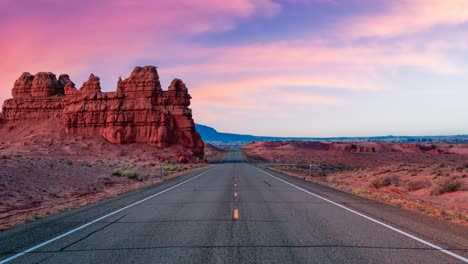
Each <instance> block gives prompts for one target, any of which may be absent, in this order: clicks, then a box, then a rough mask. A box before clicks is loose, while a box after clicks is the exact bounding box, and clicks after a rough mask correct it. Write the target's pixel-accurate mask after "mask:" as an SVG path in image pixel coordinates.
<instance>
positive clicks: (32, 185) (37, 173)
mask: <svg viewBox="0 0 468 264" xmlns="http://www.w3.org/2000/svg"><path fill="white" fill-rule="evenodd" d="M0 135H2V137H1V138H0V229H4V228H7V227H10V226H13V225H15V224H18V223H22V222H24V221H27V220H31V219H34V218H38V217H42V216H44V215H48V214H53V213H56V212H59V211H61V210H65V209H68V208H75V207H79V206H83V205H85V204H89V203H92V202H95V201H98V200H101V199H104V198H107V197H111V196H115V195H117V194H120V193H123V192H127V191H130V190H134V189H137V188H141V187H144V186H148V185H150V184H154V183H157V182H159V181H161V178H160V167H161V166H162V167H163V169H164V170H163V171H164V177H165V179H167V178H170V177H174V176H177V175H182V174H186V173H188V172H190V171H194V170H198V169H201V168H203V167H206V166H208V164H206V163H202V162H201V163H193V162H192V163H191V164H180V163H178V157H179V156H181V155H184V149H182V148H174V147H173V148H167V149H158V148H156V147H154V146H152V145H148V144H128V145H115V144H111V143H109V142H107V141H106V140H104V139H102V138H100V137H96V136H77V135H74V136H68V135H66V134H65V133H64V131H63V130H62V129H61V128H60V126H59V124H54V123H52V122H47V123H26V122H22V123H21V125H18V126H13V125H9V126H8V127H5V126H4V127H1V128H0ZM219 155H222V154H220V153H218V152H217V150H216V149H211V148H210V149H209V153H208V155H207V158H208V159H210V158H211V157H215V158H218V157H219Z"/></svg>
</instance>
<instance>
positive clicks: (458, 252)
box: [0, 149, 468, 264]
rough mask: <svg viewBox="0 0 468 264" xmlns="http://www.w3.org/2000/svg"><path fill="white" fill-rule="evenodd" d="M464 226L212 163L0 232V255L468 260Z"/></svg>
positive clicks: (68, 259)
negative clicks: (202, 167)
mask: <svg viewBox="0 0 468 264" xmlns="http://www.w3.org/2000/svg"><path fill="white" fill-rule="evenodd" d="M467 258H468V231H467V228H466V227H463V226H458V225H454V224H451V223H449V222H447V221H444V220H440V219H436V218H433V217H428V216H425V215H422V214H419V213H416V212H410V211H406V210H403V209H400V208H397V207H394V206H390V205H386V204H382V203H378V202H375V201H371V200H367V199H365V198H361V197H357V196H354V195H351V194H348V193H345V192H341V191H337V190H334V189H331V188H328V187H325V186H321V185H317V184H314V183H311V182H306V181H303V180H301V179H297V178H293V177H289V176H287V175H284V174H281V173H277V172H273V171H269V170H265V169H263V168H259V167H256V166H254V165H253V164H249V163H247V162H246V161H245V159H244V157H243V155H242V153H241V152H240V151H239V150H236V149H234V150H232V151H231V152H230V153H229V156H228V158H227V159H226V160H225V161H224V162H221V163H219V164H217V165H215V166H213V167H212V168H209V169H206V170H204V171H201V172H195V173H190V174H187V175H185V176H181V177H178V178H175V179H172V180H169V181H165V182H163V183H161V184H156V185H153V186H150V187H147V188H143V189H140V190H137V191H134V192H131V193H127V194H124V195H120V196H118V197H114V198H111V199H107V200H105V201H101V202H98V203H96V204H92V205H88V206H85V207H83V208H79V209H75V210H70V211H67V212H63V213H60V214H57V215H53V216H49V217H46V218H43V219H38V220H36V221H33V222H29V223H26V224H23V225H20V226H17V227H15V228H12V229H9V230H6V231H3V232H0V263H60V264H65V263H113V264H117V263H468V260H467Z"/></svg>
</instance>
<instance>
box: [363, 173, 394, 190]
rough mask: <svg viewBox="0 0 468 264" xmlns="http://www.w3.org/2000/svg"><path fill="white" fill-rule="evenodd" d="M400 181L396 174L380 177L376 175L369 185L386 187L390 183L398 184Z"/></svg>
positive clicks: (377, 187)
mask: <svg viewBox="0 0 468 264" xmlns="http://www.w3.org/2000/svg"><path fill="white" fill-rule="evenodd" d="M399 183H400V178H399V177H398V176H396V175H392V176H382V177H377V178H374V179H372V180H371V182H370V186H371V187H374V188H376V189H379V188H382V187H387V186H390V185H392V184H393V185H395V186H398V185H399Z"/></svg>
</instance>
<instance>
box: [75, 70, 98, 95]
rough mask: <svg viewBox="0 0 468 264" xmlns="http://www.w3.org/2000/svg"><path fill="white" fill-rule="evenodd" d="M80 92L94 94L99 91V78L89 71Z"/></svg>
mask: <svg viewBox="0 0 468 264" xmlns="http://www.w3.org/2000/svg"><path fill="white" fill-rule="evenodd" d="M80 92H81V94H95V93H100V92H101V80H100V79H99V77H97V76H95V75H94V74H92V73H91V75H89V79H88V81H86V82H84V83H83V86H82V87H81V89H80Z"/></svg>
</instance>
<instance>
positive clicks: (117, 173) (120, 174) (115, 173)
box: [112, 169, 122, 176]
mask: <svg viewBox="0 0 468 264" xmlns="http://www.w3.org/2000/svg"><path fill="white" fill-rule="evenodd" d="M112 175H114V176H122V170H121V169H113V170H112Z"/></svg>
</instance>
